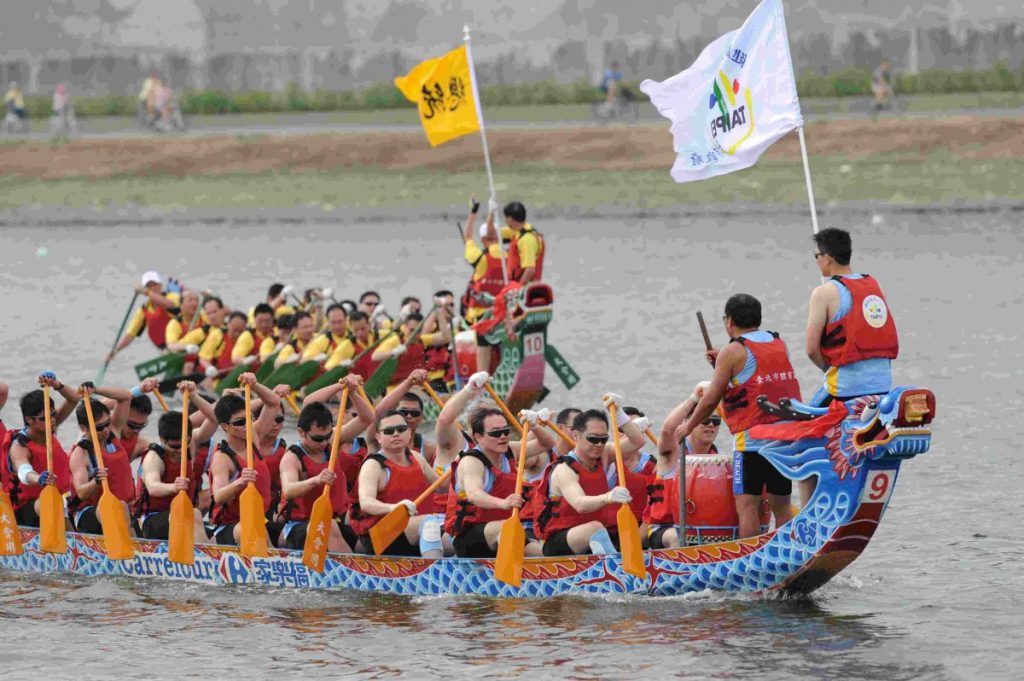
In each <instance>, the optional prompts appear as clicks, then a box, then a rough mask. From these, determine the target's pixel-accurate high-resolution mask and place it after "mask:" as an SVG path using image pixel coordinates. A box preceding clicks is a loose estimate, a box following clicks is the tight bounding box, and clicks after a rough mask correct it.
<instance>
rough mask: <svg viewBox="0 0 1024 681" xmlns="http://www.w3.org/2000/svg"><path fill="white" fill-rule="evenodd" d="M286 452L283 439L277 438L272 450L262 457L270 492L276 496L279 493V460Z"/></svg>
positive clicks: (285, 443) (286, 445) (286, 444)
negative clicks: (268, 478) (268, 474)
mask: <svg viewBox="0 0 1024 681" xmlns="http://www.w3.org/2000/svg"><path fill="white" fill-rule="evenodd" d="M286 451H288V443H287V442H285V441H284V438H283V437H279V438H277V441H275V442H274V450H273V451H272V452H271V453H270V454H268V455H266V456H265V457H263V462H264V463H265V464H267V471H268V472H269V473H270V490H271V492H277V493H278V494H280V492H281V459H283V458H284V453H285V452H286Z"/></svg>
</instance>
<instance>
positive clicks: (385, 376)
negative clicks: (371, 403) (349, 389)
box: [363, 357, 398, 398]
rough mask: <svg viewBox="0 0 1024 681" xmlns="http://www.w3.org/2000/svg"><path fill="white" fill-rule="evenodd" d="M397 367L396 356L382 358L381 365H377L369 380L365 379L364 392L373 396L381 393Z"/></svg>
mask: <svg viewBox="0 0 1024 681" xmlns="http://www.w3.org/2000/svg"><path fill="white" fill-rule="evenodd" d="M397 368H398V358H397V357H388V358H387V359H386V360H384V361H383V362H382V363H381V365H380V366H379V367H377V370H376V371H374V372H373V374H372V375H371V376H370V378H369V380H368V381H366V385H364V386H363V389H364V390H365V391H366V394H367V395H369V396H370V397H374V398H376V397H377V396H378V395H381V394H383V393H384V390H385V389H386V388H387V387H388V385H390V383H391V377H392V376H394V375H395V370H396V369H397Z"/></svg>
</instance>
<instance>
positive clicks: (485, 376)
mask: <svg viewBox="0 0 1024 681" xmlns="http://www.w3.org/2000/svg"><path fill="white" fill-rule="evenodd" d="M489 380H491V375H490V374H489V373H487V372H486V371H478V372H476V373H475V374H473V375H472V376H470V377H469V381H468V382H467V383H466V385H468V386H469V387H470V388H473V389H474V390H479V389H480V388H482V387H484V385H486V384H487V381H489Z"/></svg>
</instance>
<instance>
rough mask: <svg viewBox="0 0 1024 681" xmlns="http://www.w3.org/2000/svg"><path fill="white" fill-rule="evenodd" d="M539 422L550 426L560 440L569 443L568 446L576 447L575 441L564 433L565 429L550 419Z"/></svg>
mask: <svg viewBox="0 0 1024 681" xmlns="http://www.w3.org/2000/svg"><path fill="white" fill-rule="evenodd" d="M541 423H542V424H544V425H545V426H547V427H548V428H550V429H551V430H553V431H555V435H557V436H558V437H560V438H562V442H564V443H565V444H567V445H569V447H570V448H575V447H576V442H575V441H574V440H573V439H572V438H571V437H569V436H568V435H566V434H565V431H564V430H562V429H561V428H559V427H558V426H557V425H556V424H554V423H552V422H551V421H541Z"/></svg>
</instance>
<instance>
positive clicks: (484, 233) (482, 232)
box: [480, 223, 487, 239]
mask: <svg viewBox="0 0 1024 681" xmlns="http://www.w3.org/2000/svg"><path fill="white" fill-rule="evenodd" d="M480 238H481V239H485V238H487V224H486V223H484V224H482V225H480Z"/></svg>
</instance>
